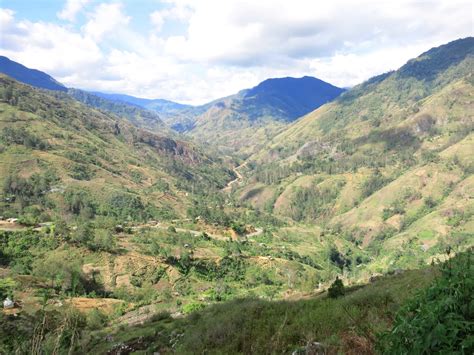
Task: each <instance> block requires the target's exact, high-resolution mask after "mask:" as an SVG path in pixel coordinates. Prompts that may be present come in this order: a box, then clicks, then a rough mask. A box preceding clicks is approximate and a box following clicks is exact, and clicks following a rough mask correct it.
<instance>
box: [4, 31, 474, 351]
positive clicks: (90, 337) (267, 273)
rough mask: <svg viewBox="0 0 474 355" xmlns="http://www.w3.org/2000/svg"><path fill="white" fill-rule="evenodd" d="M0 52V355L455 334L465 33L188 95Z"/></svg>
mask: <svg viewBox="0 0 474 355" xmlns="http://www.w3.org/2000/svg"><path fill="white" fill-rule="evenodd" d="M1 63H6V64H5V65H1V66H0V72H3V73H4V74H1V75H0V186H1V190H0V215H1V216H2V218H0V275H1V278H0V298H1V299H6V298H7V297H8V298H12V299H14V300H15V301H17V300H18V302H16V304H17V305H16V306H14V308H13V309H12V310H10V309H7V310H5V311H4V312H2V313H0V353H15V352H16V353H18V352H22V351H23V350H24V351H23V352H25V353H29V352H31V349H33V350H34V352H35V353H55V352H58V353H61V352H64V353H66V352H68V353H114V354H115V353H123V352H126V353H129V352H130V353H131V352H134V351H139V352H147V353H148V352H160V353H168V352H169V353H171V352H177V353H195V352H199V353H208V352H209V353H298V354H299V353H354V354H363V353H368V354H372V353H374V352H376V351H378V350H377V349H385V350H381V352H382V353H410V351H412V350H413V346H412V347H411V348H409V349H408V350H406V349H405V350H403V351H398V350H396V351H395V350H393V349H394V344H396V343H397V341H400V342H410V344H412V343H413V342H421V343H423V345H422V347H421V348H420V349H424V350H420V351H418V352H420V353H423V352H425V353H437V352H441V353H451V352H453V351H452V350H453V349H455V348H456V349H458V348H459V349H462V351H461V350H460V351H459V352H460V353H462V352H465V353H471V352H472V351H471V349H472V344H471V343H472V342H469V341H470V340H469V338H468V335H469V334H471V333H472V326H471V323H469V322H468V321H466V319H469V317H470V314H469V312H468V310H466V307H465V305H466V304H468V302H469V301H470V298H472V297H470V296H471V295H472V292H473V286H474V283H473V282H472V280H473V279H472V275H473V273H472V270H471V269H472V248H473V247H474V154H473V152H474V71H473V68H474V38H473V37H468V38H462V39H458V40H455V41H452V42H450V43H447V44H444V45H441V46H439V47H436V48H432V49H430V50H428V51H426V52H425V53H421V54H420V55H419V56H417V57H416V58H413V59H411V60H409V61H408V62H407V63H406V64H405V65H403V66H402V67H400V68H399V69H398V70H394V71H390V72H387V73H382V74H380V75H378V76H375V77H373V78H370V79H369V80H367V81H365V82H363V83H361V84H359V85H357V86H355V87H353V88H350V89H348V90H345V89H340V88H337V87H334V86H332V85H330V84H328V83H325V82H323V81H321V80H319V79H316V78H311V77H303V78H277V79H268V80H265V81H263V82H262V83H260V84H258V85H257V86H255V87H253V88H250V89H245V90H242V91H240V92H238V93H236V94H235V95H231V96H228V97H225V98H220V99H217V100H215V101H212V102H210V103H207V104H205V105H200V106H188V105H181V104H177V103H174V102H170V101H166V100H159V99H157V100H153V99H140V98H136V97H133V96H128V95H121V94H104V93H100V92H87V91H84V90H79V89H73V88H66V87H64V86H62V85H61V84H59V83H58V82H56V81H55V80H54V79H53V78H52V77H51V76H49V75H47V74H45V73H42V72H38V71H36V70H32V69H28V68H26V67H24V66H22V65H20V64H18V63H15V62H12V61H10V60H8V59H7V58H3V59H2V62H1ZM454 254H455V255H456V256H455V257H453V255H454ZM440 261H446V262H445V263H444V264H441V265H440V266H436V265H435V264H437V263H438V262H440ZM429 265H431V266H429ZM275 300H277V301H278V302H276V301H275ZM446 305H449V307H447V306H446ZM10 311H11V313H9V312H10ZM407 319H408V320H407ZM447 324H449V327H451V328H452V329H453V331H452V332H448V331H447V329H448V328H449V327H448V326H447ZM415 325H416V327H415ZM445 325H446V327H445ZM425 328H426V332H425V331H424V329H425ZM451 328H449V329H451ZM420 329H421V330H420ZM433 329H434V330H433ZM422 330H423V332H422ZM433 332H435V333H433ZM402 333H403V336H401V335H400V334H402ZM421 333H423V334H424V335H423V337H425V338H422V339H424V340H423V341H421V340H419V338H420V337H421V336H419V334H421ZM425 333H426V334H428V335H426V334H425ZM433 334H439V336H436V337H435V338H436V341H434V340H433V339H434V338H433ZM446 339H450V340H449V341H448V340H446ZM452 339H454V340H452ZM466 339H468V340H466ZM425 340H426V341H425ZM410 344H409V345H410ZM427 344H428V345H427ZM440 344H441V345H440ZM446 344H447V345H446ZM453 344H455V345H453ZM19 349H20V350H21V351H20V350H19ZM427 349H428V350H427ZM466 350H467V351H466Z"/></svg>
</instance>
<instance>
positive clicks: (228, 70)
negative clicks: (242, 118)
mask: <svg viewBox="0 0 474 355" xmlns="http://www.w3.org/2000/svg"><path fill="white" fill-rule="evenodd" d="M473 4H474V2H473V1H472V0H437V1H436V0H370V1H369V0H358V1H355V0H331V1H328V0H326V1H319V0H252V1H249V0H245V1H244V0H106V1H104V0H0V55H4V56H7V57H9V58H10V59H12V60H15V61H17V62H20V63H21V64H23V65H26V66H27V67H30V68H35V69H39V70H42V71H45V72H47V73H48V74H50V75H52V76H53V77H54V78H56V79H57V80H58V81H60V82H62V83H63V84H65V85H66V86H68V87H75V88H81V89H85V90H94V91H103V92H114V93H123V94H130V95H134V96H138V97H145V98H163V99H168V100H173V101H177V102H181V103H189V104H202V103H205V102H208V101H211V100H213V99H216V98H219V97H223V96H227V95H231V94H234V93H236V92H238V91H239V90H242V89H245V88H250V87H253V86H255V85H257V84H258V83H259V82H261V81H263V80H265V79H267V78H275V77H285V76H293V77H301V76H305V75H308V76H315V77H317V78H320V79H322V80H325V81H327V82H329V83H331V84H334V85H337V86H341V87H350V86H353V85H356V84H358V83H361V82H363V81H364V80H366V79H368V78H370V77H372V76H374V75H378V74H381V73H384V72H386V71H389V70H394V69H397V68H399V67H400V66H401V65H403V64H404V63H405V62H406V61H407V60H409V59H410V58H413V57H416V56H418V55H419V54H421V53H423V52H424V51H426V50H428V49H430V48H432V47H435V46H439V45H441V44H444V43H447V42H449V41H452V40H455V39H458V38H462V37H467V36H473V34H474V5H473Z"/></svg>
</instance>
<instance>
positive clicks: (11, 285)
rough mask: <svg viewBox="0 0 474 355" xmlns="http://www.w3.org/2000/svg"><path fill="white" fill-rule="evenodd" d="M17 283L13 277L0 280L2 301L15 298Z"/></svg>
mask: <svg viewBox="0 0 474 355" xmlns="http://www.w3.org/2000/svg"><path fill="white" fill-rule="evenodd" d="M15 287H16V282H15V281H14V280H13V279H12V278H11V277H6V278H4V279H0V300H3V299H5V298H7V297H10V298H11V297H12V296H13V290H14V289H15Z"/></svg>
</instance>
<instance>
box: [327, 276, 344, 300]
mask: <svg viewBox="0 0 474 355" xmlns="http://www.w3.org/2000/svg"><path fill="white" fill-rule="evenodd" d="M344 293H345V290H344V284H343V283H342V280H341V279H340V278H339V276H337V277H336V280H334V282H333V283H332V285H331V287H329V289H328V297H329V298H338V297H340V296H344Z"/></svg>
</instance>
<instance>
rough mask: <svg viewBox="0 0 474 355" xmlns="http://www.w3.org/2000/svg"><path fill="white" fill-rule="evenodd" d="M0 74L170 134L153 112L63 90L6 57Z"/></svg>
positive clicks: (119, 101) (130, 104) (75, 91)
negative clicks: (63, 94)
mask: <svg viewBox="0 0 474 355" xmlns="http://www.w3.org/2000/svg"><path fill="white" fill-rule="evenodd" d="M0 73H3V74H6V75H8V76H9V77H11V78H13V79H15V80H17V81H19V82H22V83H24V84H28V85H31V86H34V87H37V88H40V89H47V90H52V91H61V92H65V93H67V94H68V95H69V96H71V97H73V98H74V99H76V100H78V101H80V102H82V103H85V104H86V105H88V106H91V107H94V108H96V109H99V110H102V111H105V112H108V113H112V114H114V115H117V116H120V117H124V118H126V119H127V120H129V121H130V122H131V123H133V124H134V125H135V126H137V127H140V128H146V129H148V130H152V131H160V132H161V133H167V134H170V133H171V130H169V129H168V128H167V127H166V126H165V124H164V123H163V121H162V120H161V119H160V116H159V115H158V113H156V111H155V110H148V109H146V108H143V107H142V106H141V105H138V104H133V103H130V102H126V101H124V100H115V99H112V98H107V97H102V96H100V95H97V94H95V93H90V92H88V91H84V90H80V89H74V88H67V87H66V86H64V85H63V84H61V83H59V82H58V81H57V80H56V79H54V78H53V77H52V76H50V75H48V74H46V73H44V72H42V71H39V70H36V69H30V68H27V67H25V66H24V65H22V64H20V63H17V62H15V61H12V60H10V59H8V58H7V57H2V56H0ZM105 96H106V95H105ZM124 96H125V95H124ZM138 100H139V99H138ZM142 100H145V99H142Z"/></svg>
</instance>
